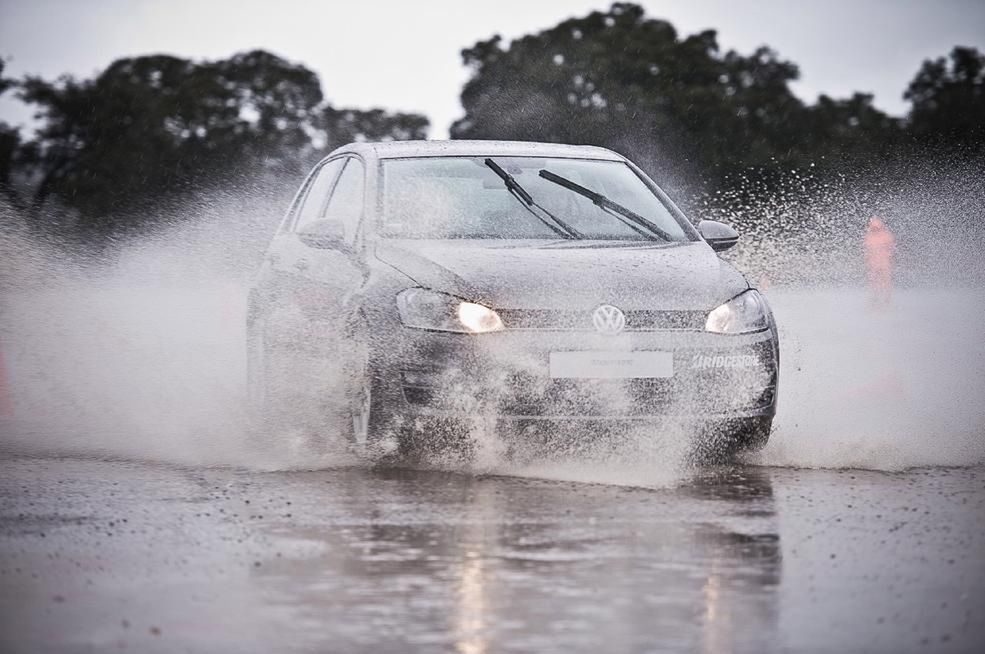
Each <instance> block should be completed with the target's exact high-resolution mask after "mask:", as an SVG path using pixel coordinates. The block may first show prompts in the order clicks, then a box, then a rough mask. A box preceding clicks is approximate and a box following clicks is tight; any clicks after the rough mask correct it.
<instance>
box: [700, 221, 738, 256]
mask: <svg viewBox="0 0 985 654" xmlns="http://www.w3.org/2000/svg"><path fill="white" fill-rule="evenodd" d="M698 233H699V234H701V238H703V239H704V240H705V242H706V243H707V244H708V245H710V246H711V249H712V250H714V251H715V252H722V251H723V250H727V249H729V248H730V247H732V246H733V245H735V244H736V243H738V242H739V233H738V232H737V231H735V230H734V229H732V228H731V227H729V226H728V225H726V224H725V223H720V222H718V221H716V220H702V221H701V222H699V223H698Z"/></svg>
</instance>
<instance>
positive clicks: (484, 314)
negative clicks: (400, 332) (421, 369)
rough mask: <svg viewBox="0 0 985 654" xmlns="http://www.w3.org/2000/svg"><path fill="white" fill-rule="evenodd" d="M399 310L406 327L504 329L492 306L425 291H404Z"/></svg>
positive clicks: (469, 331) (466, 330) (471, 331)
mask: <svg viewBox="0 0 985 654" xmlns="http://www.w3.org/2000/svg"><path fill="white" fill-rule="evenodd" d="M397 311H399V313H400V320H401V321H402V322H403V323H404V324H405V325H407V326H408V327H417V328H419V329H433V330H435V331H442V332H463V333H467V334H480V333H483V332H495V331H499V330H500V329H502V328H503V321H502V320H500V318H499V314H497V313H496V312H495V311H493V310H492V309H490V308H489V307H484V306H482V305H481V304H475V303H474V302H466V301H465V300H462V299H461V298H457V297H455V296H453V295H446V294H445V293H436V292H435V291H429V290H427V289H425V288H408V289H407V290H406V291H401V292H400V293H399V294H398V295H397Z"/></svg>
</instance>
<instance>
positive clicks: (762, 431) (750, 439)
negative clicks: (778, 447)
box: [736, 418, 773, 452]
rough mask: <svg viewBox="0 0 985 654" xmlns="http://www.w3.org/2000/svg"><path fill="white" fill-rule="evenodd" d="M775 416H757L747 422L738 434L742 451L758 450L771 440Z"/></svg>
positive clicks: (737, 442)
mask: <svg viewBox="0 0 985 654" xmlns="http://www.w3.org/2000/svg"><path fill="white" fill-rule="evenodd" d="M772 429H773V418H756V419H754V420H750V421H748V422H747V424H746V425H745V427H744V428H743V429H741V430H740V431H739V432H738V433H737V434H736V444H737V446H738V449H739V450H740V451H746V452H758V451H759V450H761V449H763V448H764V447H766V444H767V443H769V441H770V432H771V431H772Z"/></svg>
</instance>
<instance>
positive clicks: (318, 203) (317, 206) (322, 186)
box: [294, 159, 345, 231]
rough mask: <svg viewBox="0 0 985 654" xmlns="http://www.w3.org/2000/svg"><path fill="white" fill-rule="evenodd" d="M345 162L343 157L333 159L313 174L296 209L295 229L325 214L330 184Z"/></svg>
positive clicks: (299, 228)
mask: <svg viewBox="0 0 985 654" xmlns="http://www.w3.org/2000/svg"><path fill="white" fill-rule="evenodd" d="M344 164H345V159H335V160H333V161H329V162H328V163H327V164H325V165H324V166H322V167H321V170H319V171H318V173H317V174H316V175H315V179H314V180H313V181H312V182H311V184H310V186H309V187H308V192H307V193H306V194H305V196H304V201H303V202H302V203H301V209H300V210H299V211H298V217H297V221H296V223H295V226H294V230H295V231H301V230H303V229H304V227H305V225H308V224H310V223H312V222H314V221H316V220H321V219H322V218H323V217H324V216H325V208H326V206H327V204H328V194H329V193H330V192H331V191H332V185H333V184H334V183H335V178H336V177H338V174H339V171H340V170H342V166H343V165H344Z"/></svg>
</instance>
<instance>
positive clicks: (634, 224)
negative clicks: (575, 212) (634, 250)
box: [538, 169, 674, 241]
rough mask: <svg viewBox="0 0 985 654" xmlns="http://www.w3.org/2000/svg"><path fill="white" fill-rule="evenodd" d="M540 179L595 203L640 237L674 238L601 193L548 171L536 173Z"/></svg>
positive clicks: (667, 239)
mask: <svg viewBox="0 0 985 654" xmlns="http://www.w3.org/2000/svg"><path fill="white" fill-rule="evenodd" d="M538 174H539V175H540V176H541V177H543V178H544V179H546V180H547V181H549V182H554V183H555V184H557V185H558V186H562V187H564V188H566V189H568V190H569V191H573V192H575V193H577V194H578V195H581V196H584V197H586V198H588V199H589V200H591V201H592V202H594V203H595V205H596V206H597V207H599V208H600V209H603V210H604V211H605V212H606V213H608V214H610V215H611V216H613V217H614V218H617V219H619V220H620V221H622V222H623V223H624V224H626V225H627V226H628V227H630V228H631V229H632V230H633V231H635V232H636V233H638V234H640V235H641V236H648V237H651V238H652V237H653V236H658V237H660V238H661V239H663V240H665V241H673V240H674V237H673V236H671V235H670V234H668V233H667V232H665V231H664V230H662V229H660V227H658V226H657V225H654V224H653V223H652V222H650V221H649V220H647V219H646V218H644V217H643V216H641V215H639V214H638V213H636V212H635V211H633V210H632V209H627V208H626V207H624V206H622V205H621V204H619V203H618V202H616V201H615V200H610V199H609V198H607V197H606V196H604V195H602V194H601V193H596V192H595V191H593V190H591V189H588V188H585V187H584V186H582V185H581V184H577V183H575V182H572V181H571V180H570V179H568V178H567V177H561V176H560V175H557V174H555V173H552V172H551V171H549V170H546V169H545V170H541V171H540V172H539V173H538Z"/></svg>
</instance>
